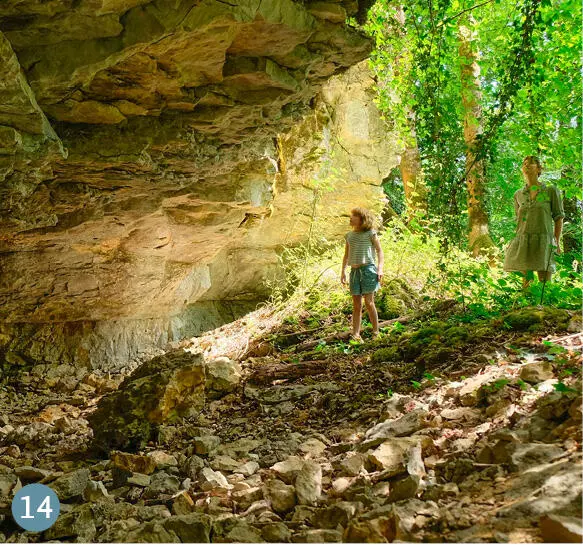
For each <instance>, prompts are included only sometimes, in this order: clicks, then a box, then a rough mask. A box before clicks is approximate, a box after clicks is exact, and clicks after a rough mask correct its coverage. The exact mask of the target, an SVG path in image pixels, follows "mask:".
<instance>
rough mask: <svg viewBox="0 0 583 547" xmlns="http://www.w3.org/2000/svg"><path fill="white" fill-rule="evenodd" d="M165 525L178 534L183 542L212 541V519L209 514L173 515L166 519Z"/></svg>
mask: <svg viewBox="0 0 583 547" xmlns="http://www.w3.org/2000/svg"><path fill="white" fill-rule="evenodd" d="M164 527H165V528H166V529H167V530H168V531H169V532H172V533H174V534H176V535H177V536H178V537H179V538H180V541H181V542H182V543H210V532H211V527H212V521H211V519H210V517H209V516H208V515H203V514H201V513H191V514H189V515H177V516H172V517H170V518H168V519H166V520H165V521H164Z"/></svg>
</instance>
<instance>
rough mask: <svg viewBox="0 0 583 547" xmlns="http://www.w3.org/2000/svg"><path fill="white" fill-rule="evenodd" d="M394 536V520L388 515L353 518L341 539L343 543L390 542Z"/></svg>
mask: <svg viewBox="0 0 583 547" xmlns="http://www.w3.org/2000/svg"><path fill="white" fill-rule="evenodd" d="M394 537H395V531H394V522H393V520H392V519H391V518H389V517H379V518H374V519H367V520H360V519H358V520H353V521H351V522H350V523H349V524H348V526H347V527H346V529H345V530H344V534H343V536H342V539H343V541H344V542H345V543H392V542H393V539H394Z"/></svg>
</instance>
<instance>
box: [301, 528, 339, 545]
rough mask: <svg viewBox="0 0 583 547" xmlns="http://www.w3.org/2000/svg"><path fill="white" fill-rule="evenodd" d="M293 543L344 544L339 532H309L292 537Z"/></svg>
mask: <svg viewBox="0 0 583 547" xmlns="http://www.w3.org/2000/svg"><path fill="white" fill-rule="evenodd" d="M292 542H293V543H342V534H341V533H340V532H339V531H338V530H307V531H305V532H299V533H297V534H294V535H293V536H292Z"/></svg>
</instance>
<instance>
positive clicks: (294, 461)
mask: <svg viewBox="0 0 583 547" xmlns="http://www.w3.org/2000/svg"><path fill="white" fill-rule="evenodd" d="M304 461H305V460H302V459H301V458H298V457H297V456H290V457H289V458H288V459H287V460H285V461H282V462H277V463H276V464H274V465H272V466H271V469H273V470H274V471H275V472H276V473H277V476H278V477H280V478H281V480H283V481H284V482H286V483H288V484H289V483H291V482H293V481H294V480H295V478H296V475H297V474H298V473H299V472H300V470H301V469H302V467H303V465H304Z"/></svg>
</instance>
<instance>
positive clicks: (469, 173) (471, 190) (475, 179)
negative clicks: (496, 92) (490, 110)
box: [458, 15, 494, 256]
mask: <svg viewBox="0 0 583 547" xmlns="http://www.w3.org/2000/svg"><path fill="white" fill-rule="evenodd" d="M459 21H460V23H459V26H458V40H459V57H460V73H461V74H460V78H461V95H462V111H463V124H464V141H465V145H466V150H465V155H466V186H467V193H468V219H469V238H468V239H469V245H470V249H471V250H472V253H473V254H474V256H478V255H483V254H487V253H488V251H489V250H490V249H491V248H492V247H493V246H494V243H493V241H492V238H491V237H490V230H489V227H488V212H487V210H486V204H485V199H484V198H485V172H484V171H485V170H484V160H483V159H482V158H481V157H479V156H478V155H477V152H478V143H479V139H480V136H481V135H482V133H483V129H482V104H481V103H482V91H481V88H480V65H479V64H478V50H477V47H476V31H475V23H476V20H475V19H474V18H473V17H472V16H471V15H468V16H465V17H463V18H460V20H459Z"/></svg>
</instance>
